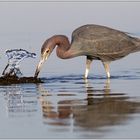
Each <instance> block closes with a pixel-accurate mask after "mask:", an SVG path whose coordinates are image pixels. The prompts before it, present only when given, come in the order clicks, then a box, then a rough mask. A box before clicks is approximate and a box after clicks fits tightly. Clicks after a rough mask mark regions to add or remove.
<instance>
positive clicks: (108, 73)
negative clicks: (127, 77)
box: [103, 62, 110, 78]
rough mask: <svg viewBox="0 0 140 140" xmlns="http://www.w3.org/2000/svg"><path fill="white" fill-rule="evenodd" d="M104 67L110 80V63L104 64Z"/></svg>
mask: <svg viewBox="0 0 140 140" xmlns="http://www.w3.org/2000/svg"><path fill="white" fill-rule="evenodd" d="M103 65H104V68H105V71H106V75H107V78H110V68H109V62H103Z"/></svg>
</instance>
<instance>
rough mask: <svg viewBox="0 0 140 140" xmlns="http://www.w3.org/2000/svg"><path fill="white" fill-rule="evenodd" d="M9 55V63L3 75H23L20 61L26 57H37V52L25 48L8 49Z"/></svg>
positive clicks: (7, 53)
mask: <svg viewBox="0 0 140 140" xmlns="http://www.w3.org/2000/svg"><path fill="white" fill-rule="evenodd" d="M6 56H7V57H8V64H7V65H6V67H5V69H4V71H3V73H2V74H3V75H18V76H21V75H22V73H21V71H20V68H19V67H20V62H21V61H23V60H24V59H25V58H36V54H35V53H31V52H28V51H26V50H23V49H11V50H7V51H6Z"/></svg>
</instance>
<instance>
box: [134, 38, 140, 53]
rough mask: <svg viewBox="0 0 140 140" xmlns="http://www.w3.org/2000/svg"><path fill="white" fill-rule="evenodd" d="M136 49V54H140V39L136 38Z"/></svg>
mask: <svg viewBox="0 0 140 140" xmlns="http://www.w3.org/2000/svg"><path fill="white" fill-rule="evenodd" d="M134 43H135V49H134V52H138V51H140V39H139V38H135V42H134Z"/></svg>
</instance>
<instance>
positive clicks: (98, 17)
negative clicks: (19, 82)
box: [0, 1, 140, 77]
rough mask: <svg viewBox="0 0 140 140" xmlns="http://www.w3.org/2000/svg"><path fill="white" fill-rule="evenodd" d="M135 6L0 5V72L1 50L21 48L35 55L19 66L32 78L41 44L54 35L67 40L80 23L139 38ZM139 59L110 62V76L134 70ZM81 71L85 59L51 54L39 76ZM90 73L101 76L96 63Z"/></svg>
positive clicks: (139, 4) (74, 3)
mask: <svg viewBox="0 0 140 140" xmlns="http://www.w3.org/2000/svg"><path fill="white" fill-rule="evenodd" d="M139 7H140V2H131V1H130V2H127V1H126V2H125V1H123V2H122V1H117V2H109V1H108V2H107V1H106V2H103V1H102V2H101V1H98V2H94V1H93V2H91V1H88V2H86V1H67V2H65V1H58V2H57V1H46V2H45V1H42V2H39V1H34V2H32V1H30V2H29V1H21V2H18V1H17V2H16V1H11V2H10V1H8V2H6V1H5V2H0V18H1V19H0V60H1V61H0V65H1V67H0V73H2V70H3V69H4V67H5V66H6V64H7V57H6V56H5V50H7V49H14V48H22V49H26V50H28V51H30V52H35V53H36V54H37V58H36V59H28V60H27V59H26V60H25V61H23V62H22V63H21V71H22V72H23V74H24V75H25V76H33V75H34V72H35V68H36V65H37V63H38V62H39V59H40V49H41V46H42V44H43V42H44V41H45V40H46V39H47V38H49V37H51V36H52V35H55V34H63V35H66V36H68V37H69V40H71V34H72V31H73V30H75V29H76V28H77V27H79V26H82V25H84V24H100V25H105V26H109V27H112V28H115V29H119V30H122V31H126V32H129V33H132V35H133V36H140V20H139V18H140V15H139V13H140V8H139ZM139 57H140V53H135V54H131V55H129V56H128V57H125V58H124V59H122V60H119V61H116V62H113V63H112V64H111V74H113V73H116V72H117V71H118V70H119V69H123V70H127V69H129V70H130V69H133V68H137V67H138V65H139V64H138V63H137V60H138V59H139ZM134 62H135V63H134ZM130 63H131V64H130ZM84 70H85V57H77V58H73V59H69V60H61V59H59V58H57V56H56V53H55V51H54V52H53V54H52V55H51V56H50V58H49V60H48V61H47V62H46V64H45V65H44V67H43V69H42V71H41V73H40V75H39V76H40V77H42V76H43V77H44V76H45V77H47V76H49V75H57V74H61V73H63V74H70V73H71V74H77V73H78V74H83V73H84ZM91 73H93V74H105V71H104V68H103V66H102V64H101V62H100V61H95V62H94V63H93V65H92V68H91ZM0 75H1V74H0Z"/></svg>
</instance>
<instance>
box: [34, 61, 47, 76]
mask: <svg viewBox="0 0 140 140" xmlns="http://www.w3.org/2000/svg"><path fill="white" fill-rule="evenodd" d="M44 62H45V59H43V58H41V60H40V61H39V63H38V65H37V68H36V71H35V75H34V77H35V78H37V77H38V74H39V72H40V70H41V68H42V66H43V64H44Z"/></svg>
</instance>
